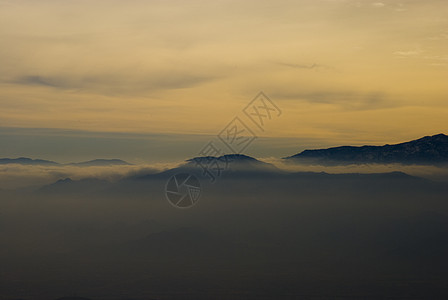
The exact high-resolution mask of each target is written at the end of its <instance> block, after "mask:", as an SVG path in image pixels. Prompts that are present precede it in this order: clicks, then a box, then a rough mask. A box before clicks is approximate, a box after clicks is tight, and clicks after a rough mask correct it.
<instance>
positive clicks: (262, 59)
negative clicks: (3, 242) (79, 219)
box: [0, 0, 448, 160]
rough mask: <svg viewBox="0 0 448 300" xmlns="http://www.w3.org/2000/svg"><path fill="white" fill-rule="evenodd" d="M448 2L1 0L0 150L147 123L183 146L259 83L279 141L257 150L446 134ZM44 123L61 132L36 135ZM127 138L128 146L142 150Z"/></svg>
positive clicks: (38, 150)
mask: <svg viewBox="0 0 448 300" xmlns="http://www.w3.org/2000/svg"><path fill="white" fill-rule="evenodd" d="M447 9H448V2H447V1H446V0H427V1H423V0H422V1H416V0H408V1H382V2H375V1H362V0H356V1H352V0H300V1H298V0H295V1H287V0H285V1H274V0H261V1H260V0H257V1H241V0H238V1H237V0H235V1H230V0H227V1H206V0H195V1H185V0H182V1H180V0H177V1H153V0H148V1H143V0H128V1H114V0H108V1H101V0H99V1H82V0H79V1H74V0H65V1H57V0H39V1H36V0H33V1H31V0H14V1H12V0H0V45H1V46H0V127H2V128H3V129H2V130H1V131H0V133H1V137H2V141H3V142H1V143H0V156H14V153H17V155H19V154H22V153H26V154H29V155H30V156H32V154H33V153H35V155H40V156H42V155H43V154H45V153H49V152H48V149H51V148H54V147H53V146H54V145H56V144H59V143H61V141H62V140H63V139H62V138H63V137H64V132H67V131H70V132H71V133H70V134H67V135H66V136H65V138H66V141H65V143H67V145H69V144H70V143H72V144H73V143H77V142H76V140H75V139H73V136H74V134H73V132H76V133H77V134H76V136H77V137H78V138H79V137H80V136H83V131H92V132H95V133H101V132H108V134H112V133H114V138H117V139H122V140H126V138H127V137H126V134H129V137H131V138H133V137H135V135H136V134H138V135H143V136H145V135H151V137H152V138H153V139H152V140H151V141H152V142H148V143H149V144H147V148H148V149H150V148H151V145H153V146H157V145H159V143H158V142H159V141H160V140H166V139H168V140H169V141H170V142H169V143H166V146H163V147H166V148H165V149H162V150H160V152H169V151H174V152H176V151H177V152H176V153H180V151H181V150H182V145H183V142H185V140H188V141H189V142H190V146H189V147H190V148H188V149H189V150H188V151H189V152H191V151H192V150H191V149H193V148H194V146H193V145H192V143H193V142H194V141H198V146H197V147H198V148H201V146H202V143H203V141H204V140H205V139H207V137H208V136H210V135H214V134H217V133H218V132H219V131H220V130H221V129H222V128H223V127H224V126H225V125H226V124H227V123H228V122H229V121H230V120H231V119H232V118H233V117H235V116H237V115H239V114H240V112H241V110H242V109H243V108H244V107H245V106H246V104H247V103H248V102H249V101H250V100H251V99H252V98H253V97H254V96H255V95H256V94H257V93H258V92H259V91H261V90H263V91H264V92H265V93H266V94H267V95H269V96H270V97H271V98H272V99H273V100H274V101H275V102H276V103H277V104H278V106H279V107H281V109H282V111H283V114H282V115H281V117H280V118H278V119H276V120H274V121H273V122H271V123H269V126H268V127H267V128H266V131H265V132H263V133H262V132H257V134H259V135H260V136H263V137H265V138H267V139H268V138H270V137H271V138H274V140H275V141H277V142H278V143H277V144H276V145H277V146H275V147H274V146H272V145H271V147H270V148H269V147H267V148H263V149H265V150H263V151H259V153H258V154H260V155H264V156H269V155H277V154H278V155H281V154H284V155H290V154H293V153H294V152H295V151H292V153H290V152H288V153H283V152H279V151H275V150H273V148H276V147H277V148H281V146H284V147H289V148H288V151H289V149H292V148H294V147H295V148H297V149H298V150H300V149H299V148H301V147H305V145H304V144H301V142H300V141H302V140H306V141H308V143H307V144H306V146H311V147H312V145H311V144H312V143H310V142H309V141H312V140H315V141H318V142H316V144H315V146H321V145H338V144H355V145H357V144H363V143H371V144H383V143H393V142H401V141H406V140H409V139H414V138H418V137H421V136H424V135H430V134H436V133H441V132H445V133H447V132H448V122H447V121H446V116H447V115H448V101H447V100H448V98H447V96H448V85H447V84H446V82H447V78H448V17H447V14H446V12H447ZM14 128H23V129H20V130H19V129H14ZM44 129H45V130H59V131H58V137H59V140H57V139H53V140H52V139H51V138H50V139H49V140H45V143H44V142H42V140H40V142H38V141H36V143H35V144H33V140H32V139H30V138H29V136H32V135H33V132H34V133H35V132H37V131H36V130H38V132H40V133H42V130H44ZM21 130H25V131H26V132H27V134H28V139H27V142H26V143H25V142H23V143H20V142H17V141H21V140H23V138H24V134H23V132H22V131H21ZM39 130H40V131H39ZM5 132H7V133H8V134H7V136H8V138H9V140H7V141H8V144H7V145H6V143H5V141H6V139H4V136H5V135H4V133H5ZM18 132H20V134H19V133H18ZM117 133H120V134H117ZM84 135H85V136H86V137H91V134H90V133H89V134H88V133H84ZM201 135H204V137H200V136H201ZM45 136H47V137H48V134H47V135H45ZM198 136H199V138H198ZM179 137H181V138H179ZM139 138H141V136H140V137H139ZM289 138H293V139H290V140H289ZM14 140H15V141H16V142H14ZM68 140H71V142H69V141H68ZM128 141H129V139H128ZM176 141H178V143H177V144H176ZM43 143H44V144H45V145H47V148H45V147H44V148H42V145H41V144H43ZM51 143H53V144H54V145H52V146H51ZM84 143H85V144H91V143H95V139H90V140H88V141H84ZM33 145H34V146H33ZM48 145H50V146H48ZM115 145H118V144H115ZM126 145H128V146H126V147H125V148H126V149H125V150H123V151H122V153H123V155H124V156H126V157H132V154H130V153H132V152H133V151H134V152H135V151H137V152H139V151H140V152H142V148H140V150H136V149H135V147H139V146H138V145H136V144H132V143H131V144H126ZM132 145H134V146H132ZM163 145H165V144H163ZM24 147H25V148H26V149H25V148H24ZM101 147H102V149H103V150H98V149H96V148H101ZM110 147H111V146H110V145H109V144H107V145H103V144H99V145H98V146H95V147H91V148H89V149H90V150H89V151H91V153H88V155H87V154H86V155H85V156H86V157H87V156H89V155H90V156H92V155H93V156H95V151H96V150H98V153H103V152H104V149H108V148H110ZM159 147H160V145H159ZM163 147H162V148H163ZM169 147H175V148H176V150H169ZM42 149H43V150H42ZM45 149H46V150H45ZM269 149H270V150H269ZM34 150H35V152H33V151H34ZM106 152H107V151H106ZM119 154H120V153H117V155H115V156H119ZM54 155H55V156H61V154H60V153H59V155H58V154H57V153H55V154H54ZM111 155H112V154H111ZM154 155H157V153H156V152H155V153H154ZM179 155H180V154H179ZM188 155H189V153H187V154H185V156H188ZM48 156H50V155H48ZM81 156H82V155H81ZM106 156H107V155H106ZM134 156H135V159H136V160H138V159H146V157H144V156H143V155H140V154H138V155H134Z"/></svg>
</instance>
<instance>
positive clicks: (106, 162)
mask: <svg viewBox="0 0 448 300" xmlns="http://www.w3.org/2000/svg"><path fill="white" fill-rule="evenodd" d="M6 164H19V165H41V166H58V165H59V166H63V165H70V166H80V167H92V166H125V165H126V166H128V165H132V164H130V163H128V162H126V161H124V160H121V159H94V160H89V161H84V162H79V163H69V164H60V163H57V162H54V161H50V160H43V159H31V158H28V157H19V158H0V165H6Z"/></svg>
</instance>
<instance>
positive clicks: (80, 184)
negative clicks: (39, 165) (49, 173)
mask: <svg viewBox="0 0 448 300" xmlns="http://www.w3.org/2000/svg"><path fill="white" fill-rule="evenodd" d="M109 186H110V182H109V181H106V180H101V179H96V178H85V179H81V180H72V179H70V178H65V179H60V180H58V181H56V182H55V183H52V184H49V185H45V186H43V187H41V188H40V189H39V190H38V192H40V193H53V194H54V193H70V194H88V193H95V192H97V191H103V190H104V189H106V188H108V187H109Z"/></svg>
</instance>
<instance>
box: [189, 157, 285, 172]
mask: <svg viewBox="0 0 448 300" xmlns="http://www.w3.org/2000/svg"><path fill="white" fill-rule="evenodd" d="M211 162H216V163H217V164H219V166H220V167H225V168H226V169H228V170H229V171H275V170H278V169H277V168H276V167H275V166H274V165H272V164H269V163H265V162H262V161H260V160H258V159H256V158H253V157H250V156H247V155H243V154H226V155H222V156H219V157H214V156H206V157H195V158H192V159H189V160H187V166H189V167H192V166H194V167H201V165H207V164H211Z"/></svg>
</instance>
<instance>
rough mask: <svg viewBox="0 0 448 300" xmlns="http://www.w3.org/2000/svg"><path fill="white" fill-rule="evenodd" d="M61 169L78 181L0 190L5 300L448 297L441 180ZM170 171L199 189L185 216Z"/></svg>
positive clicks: (262, 171)
mask: <svg viewBox="0 0 448 300" xmlns="http://www.w3.org/2000/svg"><path fill="white" fill-rule="evenodd" d="M36 170H41V171H42V170H43V169H41V168H38V169H36ZM65 170H68V169H65ZM70 170H71V171H73V172H72V173H71V174H70V175H71V176H72V175H73V176H74V175H75V174H76V175H77V176H79V177H78V178H77V179H78V180H73V181H60V182H58V183H56V184H50V185H46V186H44V187H42V186H39V187H33V188H18V189H9V190H5V189H3V190H1V191H0V196H1V201H0V240H1V241H2V245H1V247H0V265H1V266H2V268H1V271H0V276H1V278H0V290H1V293H0V294H1V295H3V298H2V299H17V298H22V299H57V298H58V297H63V296H74V295H77V296H83V297H87V298H91V299H334V295H337V296H338V297H339V298H341V299H353V298H354V299H366V298H369V299H384V297H392V298H393V297H398V296H400V297H403V298H416V299H436V298H443V297H444V296H446V295H447V290H446V287H445V285H444V282H446V280H447V279H448V273H447V271H446V270H447V267H448V259H447V258H446V253H448V241H447V239H446V236H447V234H448V221H447V216H448V204H447V203H446V195H447V194H448V185H447V184H446V183H444V182H439V181H432V180H428V179H423V178H419V177H414V176H410V175H407V174H404V173H398V172H394V173H380V174H378V173H377V174H326V173H312V172H286V171H284V170H281V169H279V170H275V169H273V168H270V167H269V168H267V167H266V166H261V167H258V168H251V169H241V168H235V169H230V170H228V171H226V172H224V173H223V174H222V175H221V176H220V177H218V178H216V182H214V183H211V182H210V180H209V179H208V178H207V177H204V176H203V174H202V172H201V170H200V169H197V168H194V167H192V166H191V165H187V166H183V167H180V168H176V169H170V170H168V171H164V172H161V173H159V172H158V171H156V170H155V168H153V167H150V166H145V167H143V168H138V167H135V166H133V167H127V168H125V167H120V168H110V169H109V171H111V172H106V169H101V168H100V169H98V168H95V169H93V168H92V169H90V168H87V169H86V170H76V169H70ZM75 170H76V171H78V172H76V171H75ZM112 170H113V171H112ZM145 170H146V171H145ZM44 171H45V170H44ZM27 172H29V171H27ZM36 172H39V171H36ZM45 172H47V174H50V172H49V171H48V169H47V170H46V171H45ZM82 172H84V173H82ZM179 172H189V173H191V174H196V176H197V177H198V178H199V179H200V182H201V188H202V194H201V197H200V200H199V202H198V203H197V204H196V205H195V206H194V207H192V208H189V209H176V208H174V207H173V206H172V205H170V204H169V203H168V201H167V199H166V196H165V185H166V182H167V180H168V179H169V178H170V176H171V175H173V174H176V173H179ZM107 174H108V175H107ZM62 175H64V176H66V175H69V174H68V173H64V174H62ZM81 175H83V176H85V177H83V176H81ZM94 175H95V176H97V175H98V178H94ZM99 175H101V176H99ZM112 175H113V176H112ZM106 179H112V180H106ZM329 295H331V296H332V297H330V296H329Z"/></svg>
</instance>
